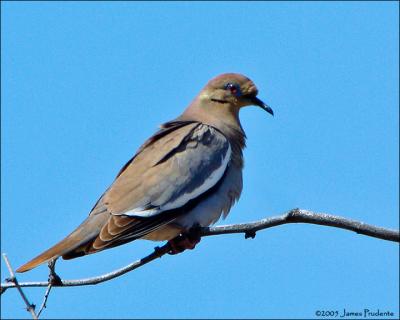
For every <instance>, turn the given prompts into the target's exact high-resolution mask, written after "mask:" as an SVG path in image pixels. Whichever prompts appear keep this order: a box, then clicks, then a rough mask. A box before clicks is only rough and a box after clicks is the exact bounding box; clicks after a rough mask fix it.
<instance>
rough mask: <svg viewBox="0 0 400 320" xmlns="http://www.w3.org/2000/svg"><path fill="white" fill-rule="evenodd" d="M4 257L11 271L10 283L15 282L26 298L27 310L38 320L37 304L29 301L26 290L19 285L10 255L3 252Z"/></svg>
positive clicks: (20, 292)
mask: <svg viewBox="0 0 400 320" xmlns="http://www.w3.org/2000/svg"><path fill="white" fill-rule="evenodd" d="M3 259H4V261H5V262H6V266H7V269H8V272H10V278H9V279H8V280H9V281H10V282H9V283H13V284H14V285H15V287H16V288H17V289H18V291H19V294H20V295H21V297H22V300H24V302H25V304H26V310H27V311H28V312H30V313H31V315H32V318H33V319H35V320H36V319H37V318H38V317H37V315H36V313H35V306H34V305H33V304H30V303H29V301H28V299H27V297H26V296H25V293H24V291H22V289H21V286H20V285H19V283H18V280H17V278H16V276H15V273H14V271H13V269H12V267H11V264H10V261H9V260H8V257H7V255H6V254H5V253H3Z"/></svg>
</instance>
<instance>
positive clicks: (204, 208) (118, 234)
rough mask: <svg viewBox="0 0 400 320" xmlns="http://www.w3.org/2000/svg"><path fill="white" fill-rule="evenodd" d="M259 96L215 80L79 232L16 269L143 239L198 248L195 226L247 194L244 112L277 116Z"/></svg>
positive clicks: (128, 168)
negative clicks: (244, 191)
mask: <svg viewBox="0 0 400 320" xmlns="http://www.w3.org/2000/svg"><path fill="white" fill-rule="evenodd" d="M257 95H258V89H257V87H256V85H255V84H254V83H253V81H252V80H250V79H249V78H248V77H246V76H244V75H242V74H238V73H224V74H221V75H219V76H217V77H215V78H213V79H211V80H210V81H209V82H208V83H207V84H206V86H205V87H204V88H203V89H202V90H201V91H200V93H199V94H198V95H197V96H196V97H195V98H194V100H193V101H192V102H191V103H190V104H189V106H188V107H187V108H186V109H185V110H184V112H183V113H182V114H181V115H180V116H178V117H177V118H175V119H174V120H172V121H168V122H166V123H164V124H162V125H161V126H160V128H159V130H158V131H157V132H156V133H155V134H154V135H153V136H151V137H150V138H149V139H148V140H146V141H145V142H144V144H143V145H142V146H141V147H140V148H139V149H138V151H137V152H136V154H135V155H134V156H133V157H132V158H131V159H130V160H129V161H128V162H127V163H126V164H125V165H124V166H123V167H122V169H121V170H120V171H119V172H118V174H117V176H116V178H115V180H114V181H113V183H112V184H111V185H110V186H109V188H108V189H107V190H106V191H105V192H104V193H103V194H102V195H101V196H100V198H99V199H98V200H97V202H96V203H95V205H94V207H93V208H92V210H91V211H90V213H89V216H88V217H87V218H86V219H85V220H84V221H83V222H82V223H81V224H80V225H79V226H78V227H77V228H76V229H75V230H74V231H72V232H71V233H70V234H69V235H68V236H67V237H66V238H64V239H63V240H61V241H60V242H58V243H57V244H55V245H54V246H53V247H51V248H50V249H48V250H46V251H44V252H43V253H41V254H40V255H38V256H37V257H35V258H34V259H32V260H31V261H29V262H27V263H25V264H24V265H22V266H21V267H19V268H18V269H17V270H16V271H17V272H26V271H28V270H31V269H33V268H35V267H37V266H39V265H41V264H43V263H46V262H50V261H52V260H54V259H57V258H59V257H62V258H63V259H73V258H77V257H81V256H85V255H88V254H92V253H96V252H99V251H102V250H105V249H109V248H113V247H116V246H119V245H122V244H126V243H128V242H131V241H134V240H137V239H145V240H152V241H168V242H169V243H170V245H171V252H170V253H171V254H177V253H180V252H182V251H184V250H185V249H193V248H194V247H195V246H196V245H197V244H198V242H199V241H200V237H199V236H197V237H196V236H191V233H190V230H192V229H193V228H194V227H199V226H200V227H207V226H210V225H212V224H214V223H215V222H217V221H218V220H219V219H220V218H221V217H223V218H226V216H227V215H228V213H229V211H230V209H231V207H232V206H233V204H234V203H235V202H236V201H238V199H239V197H240V194H241V192H242V186H243V179H242V171H243V165H244V160H243V149H244V148H245V144H246V134H245V132H244V130H243V128H242V125H241V123H240V119H239V110H241V109H242V108H243V107H246V106H251V105H253V106H258V107H260V108H262V109H264V110H265V111H266V112H268V113H270V114H271V115H274V112H273V110H272V109H271V107H269V106H268V105H267V104H266V103H264V102H263V101H262V100H260V99H259V98H258V97H257Z"/></svg>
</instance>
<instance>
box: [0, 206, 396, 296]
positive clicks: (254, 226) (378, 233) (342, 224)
mask: <svg viewBox="0 0 400 320" xmlns="http://www.w3.org/2000/svg"><path fill="white" fill-rule="evenodd" d="M289 223H311V224H318V225H323V226H329V227H335V228H341V229H345V230H350V231H354V232H356V233H359V234H363V235H366V236H370V237H374V238H378V239H383V240H388V241H394V242H400V233H399V231H397V230H391V229H386V228H381V227H377V226H373V225H369V224H366V223H363V222H360V221H356V220H351V219H347V218H343V217H339V216H334V215H330V214H326V213H315V212H312V211H308V210H300V209H293V210H290V211H289V212H287V213H285V214H283V215H280V216H275V217H271V218H265V219H262V220H259V221H255V222H250V223H240V224H232V225H225V226H217V227H203V228H200V229H199V234H200V236H202V237H205V236H215V235H221V234H229V233H244V234H245V236H246V238H248V237H251V238H254V236H255V234H256V232H257V231H259V230H263V229H268V228H272V227H276V226H279V225H282V224H289ZM170 249H171V248H170V246H169V244H168V243H167V244H165V245H164V246H162V247H160V248H156V249H155V250H154V252H152V253H151V254H150V255H148V256H146V257H144V258H142V259H140V260H137V261H135V262H132V263H131V264H129V265H127V266H125V267H123V268H120V269H117V270H115V271H112V272H109V273H106V274H103V275H100V276H96V277H91V278H85V279H78V280H61V283H60V284H57V285H53V286H63V287H72V286H86V285H95V284H98V283H101V282H104V281H108V280H111V279H114V278H116V277H119V276H121V275H123V274H125V273H127V272H129V271H132V270H134V269H137V268H139V267H141V266H143V265H145V264H147V263H149V262H150V261H153V260H155V259H157V258H159V257H162V256H163V255H165V254H166V253H168V252H169V251H170ZM19 285H20V286H21V287H47V286H48V282H46V281H42V282H39V281H37V282H22V283H20V284H19ZM12 287H15V284H13V283H2V284H1V291H2V292H4V291H5V290H6V289H7V288H12Z"/></svg>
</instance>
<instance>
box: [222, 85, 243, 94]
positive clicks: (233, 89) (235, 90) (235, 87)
mask: <svg viewBox="0 0 400 320" xmlns="http://www.w3.org/2000/svg"><path fill="white" fill-rule="evenodd" d="M225 89H227V90H229V91H230V92H231V93H232V94H233V95H234V96H240V95H241V92H240V89H239V86H238V85H236V84H234V83H227V84H226V85H225Z"/></svg>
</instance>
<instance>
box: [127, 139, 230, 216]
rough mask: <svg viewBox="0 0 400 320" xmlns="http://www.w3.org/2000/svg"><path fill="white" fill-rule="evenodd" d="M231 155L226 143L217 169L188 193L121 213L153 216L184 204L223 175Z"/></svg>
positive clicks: (214, 183) (215, 182) (213, 184)
mask: <svg viewBox="0 0 400 320" xmlns="http://www.w3.org/2000/svg"><path fill="white" fill-rule="evenodd" d="M231 155H232V150H231V146H230V144H229V143H228V150H227V151H226V153H225V156H224V158H223V160H222V163H221V165H220V166H219V168H218V169H216V170H215V171H213V172H212V173H211V174H210V175H209V176H208V178H207V179H206V180H204V182H203V184H202V185H201V186H199V187H198V188H196V189H194V190H193V191H191V192H189V193H184V194H182V196H180V197H179V198H177V199H175V200H174V201H172V202H168V203H166V204H165V205H162V206H160V207H157V208H151V209H145V208H140V207H139V208H134V209H132V210H129V211H126V212H124V213H121V215H128V216H137V217H143V218H145V217H151V216H154V215H155V214H158V213H160V212H162V211H166V210H172V209H176V208H180V207H182V206H184V205H185V204H186V203H188V202H189V201H190V200H192V199H195V198H197V197H198V196H200V195H201V194H203V193H204V192H206V191H207V190H209V189H210V188H212V187H213V186H215V185H216V184H217V182H218V181H219V180H220V179H221V178H222V176H223V175H224V172H225V170H226V168H227V166H228V164H229V161H230V160H231Z"/></svg>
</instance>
